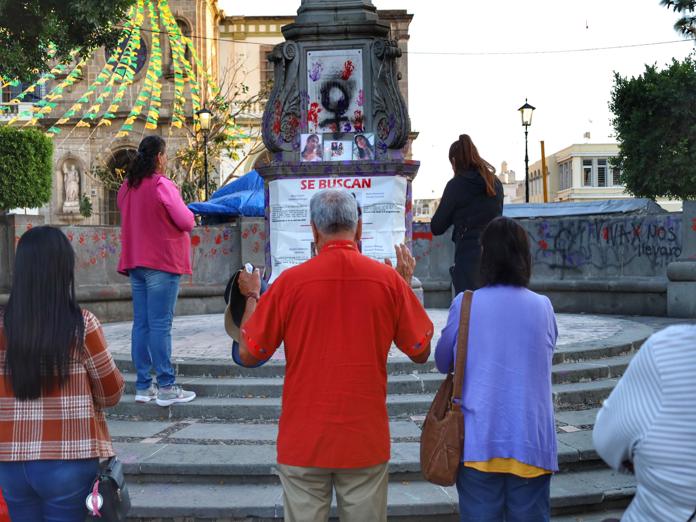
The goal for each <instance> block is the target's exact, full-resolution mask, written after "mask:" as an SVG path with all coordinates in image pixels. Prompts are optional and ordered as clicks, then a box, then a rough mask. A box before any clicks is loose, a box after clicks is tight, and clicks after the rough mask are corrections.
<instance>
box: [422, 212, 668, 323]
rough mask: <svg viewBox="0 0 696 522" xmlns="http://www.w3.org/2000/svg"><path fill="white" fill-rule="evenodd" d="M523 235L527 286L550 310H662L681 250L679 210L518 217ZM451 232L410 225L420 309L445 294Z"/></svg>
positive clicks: (442, 300)
mask: <svg viewBox="0 0 696 522" xmlns="http://www.w3.org/2000/svg"><path fill="white" fill-rule="evenodd" d="M518 221H519V223H521V224H522V225H523V226H524V228H525V229H526V230H527V232H528V233H529V237H530V242H531V250H532V252H531V253H532V261H533V275H532V284H531V286H532V288H533V289H534V290H536V291H539V292H541V293H544V294H546V295H548V296H549V297H550V298H551V299H552V301H553V302H554V306H555V307H556V309H557V311H573V312H588V313H619V314H641V315H666V313H667V308H666V288H667V272H666V270H667V265H668V264H669V263H671V262H673V261H675V260H677V259H678V258H679V256H680V255H681V253H682V233H681V224H682V218H681V214H658V215H617V216H606V215H605V216H580V217H555V218H537V219H519V220H518ZM450 234H451V233H450V232H449V231H448V233H446V234H445V235H443V236H439V237H433V236H432V234H430V228H429V224H423V223H419V224H415V225H414V234H413V237H414V255H415V257H416V260H417V262H418V265H417V266H416V276H417V277H418V278H419V279H420V280H421V282H422V284H423V289H424V291H425V302H426V306H446V305H447V304H448V302H449V300H450V299H451V291H450V288H449V273H448V268H449V266H450V265H451V264H452V263H453V260H454V244H453V243H452V241H451V239H450V237H451V236H450Z"/></svg>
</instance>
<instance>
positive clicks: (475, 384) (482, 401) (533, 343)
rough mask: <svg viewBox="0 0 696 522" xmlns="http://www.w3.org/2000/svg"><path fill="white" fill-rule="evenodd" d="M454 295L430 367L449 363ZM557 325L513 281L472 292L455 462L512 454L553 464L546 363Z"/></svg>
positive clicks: (542, 304) (544, 302) (540, 299)
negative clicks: (459, 452)
mask: <svg viewBox="0 0 696 522" xmlns="http://www.w3.org/2000/svg"><path fill="white" fill-rule="evenodd" d="M463 295H464V294H459V295H458V296H457V297H456V298H455V299H454V301H453V302H452V306H451V307H450V311H449V317H448V318H447V325H446V326H445V328H444V329H443V330H442V334H441V336H440V339H439V341H438V343H437V348H436V349H435V363H436V364H437V368H438V370H440V371H441V372H442V373H447V372H448V371H450V369H451V368H453V364H454V359H455V353H456V350H457V331H458V329H459V317H460V311H461V305H462V296H463ZM557 337H558V331H557V328H556V318H555V315H554V312H553V307H552V306H551V302H550V301H549V299H548V298H547V297H545V296H541V295H539V294H535V293H534V292H532V291H530V290H528V289H526V288H521V287H513V286H490V287H484V288H481V289H480V290H476V292H474V297H473V301H472V304H471V322H470V326H469V354H468V360H467V367H466V376H465V379H464V386H463V401H464V408H463V410H464V426H465V434H464V453H463V458H462V460H463V461H469V462H480V461H487V460H490V459H493V458H513V459H516V460H518V461H520V462H523V463H525V464H529V465H531V466H536V467H539V468H542V469H546V470H549V471H557V470H558V459H557V457H556V430H555V424H554V416H553V400H552V397H551V364H552V356H553V350H554V348H555V345H556V338H557Z"/></svg>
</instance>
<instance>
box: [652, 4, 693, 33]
mask: <svg viewBox="0 0 696 522" xmlns="http://www.w3.org/2000/svg"><path fill="white" fill-rule="evenodd" d="M660 3H661V4H662V5H664V6H665V7H667V8H669V9H672V11H674V12H675V13H679V14H680V15H681V18H680V19H679V20H677V22H676V23H675V24H674V29H675V31H677V32H679V33H681V34H683V35H684V36H688V37H690V38H694V39H696V0H660Z"/></svg>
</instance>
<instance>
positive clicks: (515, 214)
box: [503, 198, 666, 218]
mask: <svg viewBox="0 0 696 522" xmlns="http://www.w3.org/2000/svg"><path fill="white" fill-rule="evenodd" d="M665 212H666V211H665V210H664V209H662V207H660V205H658V204H657V203H655V202H654V201H652V200H650V199H639V198H631V199H606V200H601V201H582V202H580V201H573V202H563V203H519V204H509V205H505V206H504V207H503V215H504V216H507V217H509V218H535V217H552V216H556V217H563V216H586V215H592V214H624V213H625V214H664V213H665Z"/></svg>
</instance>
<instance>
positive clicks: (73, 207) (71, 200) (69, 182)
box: [61, 158, 82, 214]
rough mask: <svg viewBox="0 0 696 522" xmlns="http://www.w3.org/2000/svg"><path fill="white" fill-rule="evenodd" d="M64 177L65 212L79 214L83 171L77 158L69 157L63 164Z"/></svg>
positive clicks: (62, 172)
mask: <svg viewBox="0 0 696 522" xmlns="http://www.w3.org/2000/svg"><path fill="white" fill-rule="evenodd" d="M61 174H62V178H63V213H65V214H79V212H80V194H81V179H82V175H81V171H80V165H79V163H78V162H77V160H75V159H72V158H68V159H66V160H65V161H63V165H62V166H61Z"/></svg>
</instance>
